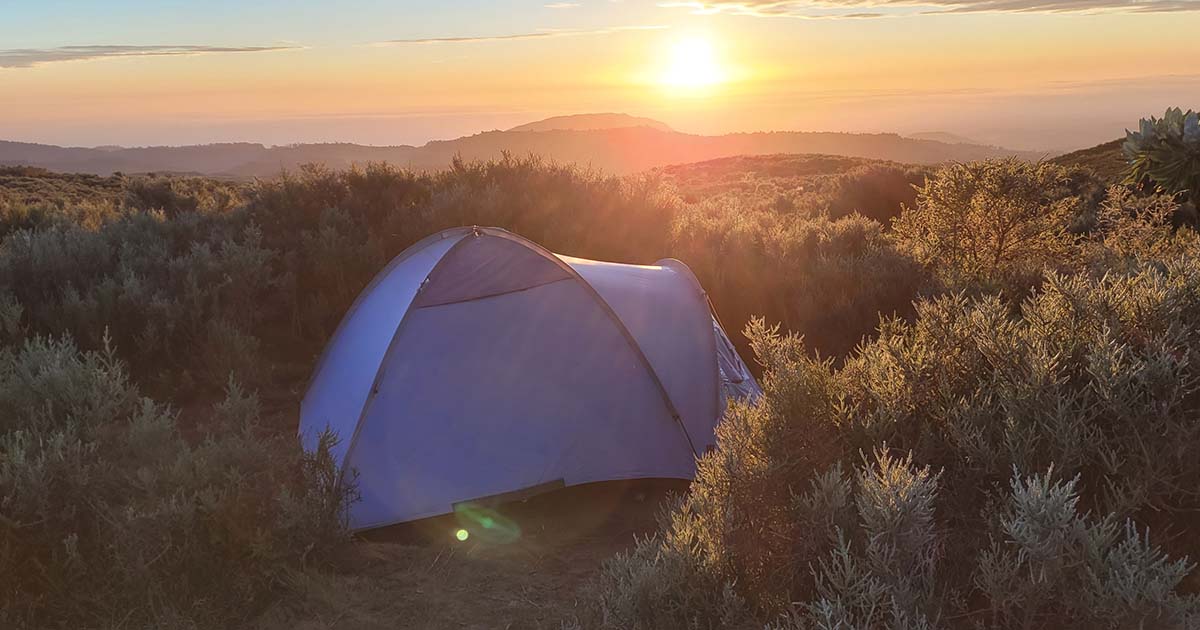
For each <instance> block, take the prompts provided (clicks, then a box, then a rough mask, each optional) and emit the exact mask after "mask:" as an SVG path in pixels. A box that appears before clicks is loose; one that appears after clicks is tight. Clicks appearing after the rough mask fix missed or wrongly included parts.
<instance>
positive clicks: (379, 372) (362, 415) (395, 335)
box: [340, 227, 479, 477]
mask: <svg viewBox="0 0 1200 630" xmlns="http://www.w3.org/2000/svg"><path fill="white" fill-rule="evenodd" d="M457 229H459V230H467V229H470V230H472V231H473V233H474V235H475V236H478V234H479V228H477V227H472V228H457ZM447 231H449V230H447ZM468 238H470V235H464V236H463V238H461V239H459V240H458V242H456V243H454V244H453V245H451V246H450V249H447V250H446V253H444V254H442V257H441V258H439V259H438V261H437V262H436V263H434V265H433V267H432V268H430V270H429V273H428V274H426V276H425V279H424V280H422V281H421V285H420V286H419V287H418V288H417V292H416V293H415V294H413V299H412V302H409V304H408V307H407V308H405V309H404V316H403V317H401V318H400V323H398V324H396V330H395V331H393V332H392V338H391V340H390V341H388V346H387V349H386V350H384V351H383V358H382V359H380V361H379V367H378V368H377V369H376V370H375V378H373V379H371V389H369V390H367V399H366V400H365V401H363V407H362V409H361V410H360V411H359V414H358V420H357V421H355V423H354V433H353V434H351V437H350V443H349V444H348V445H347V446H346V457H345V459H344V460H343V461H342V470H341V472H340V474H341V475H342V476H343V477H344V476H345V474H346V471H347V470H349V469H350V459H351V457H352V456H353V455H354V447H355V446H357V445H358V436H359V434H360V433H361V429H362V424H363V421H364V420H366V418H367V412H368V411H370V409H371V403H373V402H375V396H376V394H378V393H379V380H380V378H381V377H382V376H383V368H384V366H385V365H387V362H388V358H390V357H391V355H392V350H393V349H394V348H395V345H396V340H397V339H399V338H400V332H401V331H402V330H404V323H405V322H407V321H408V316H409V314H411V313H412V312H413V310H415V309H413V307H412V305H413V304H414V303H415V302H416V301H417V297H419V296H420V295H421V291H423V290H424V289H425V286H426V285H427V284H428V283H429V281H430V279H431V278H433V274H434V273H436V272H437V270H438V268H439V267H441V266H442V264H443V263H445V262H446V259H448V258H450V256H451V255H452V254H453V253H454V252H455V250H457V249H458V248H459V247H462V244H463V243H464V242H466V241H467V239H468Z"/></svg>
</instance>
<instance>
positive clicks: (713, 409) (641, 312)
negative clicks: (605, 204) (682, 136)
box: [560, 256, 720, 453]
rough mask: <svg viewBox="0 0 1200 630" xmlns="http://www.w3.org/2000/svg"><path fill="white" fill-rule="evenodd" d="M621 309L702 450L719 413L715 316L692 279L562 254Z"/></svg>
mask: <svg viewBox="0 0 1200 630" xmlns="http://www.w3.org/2000/svg"><path fill="white" fill-rule="evenodd" d="M560 258H562V260H563V261H565V262H566V263H567V264H569V265H570V266H571V267H572V268H573V269H575V270H576V271H577V272H578V273H579V275H580V276H581V277H583V279H584V280H586V281H587V282H588V284H590V285H591V286H592V287H593V288H594V289H595V290H596V292H597V293H599V294H600V295H601V297H603V298H604V301H605V302H607V303H608V305H609V306H610V307H611V308H612V309H613V311H614V312H616V314H617V316H618V317H619V318H620V319H621V322H622V323H623V324H624V325H625V327H626V329H628V330H629V332H630V334H631V335H633V337H634V339H635V340H636V341H637V344H638V346H639V347H640V348H641V350H642V353H643V354H645V356H646V359H647V360H648V361H649V362H650V364H651V366H653V368H654V371H655V372H656V373H657V374H658V378H659V380H660V381H662V384H663V388H664V389H666V391H667V394H668V395H669V396H670V397H671V400H672V402H673V403H674V404H675V407H676V409H678V411H679V414H680V416H682V419H683V422H684V425H685V426H686V427H687V429H688V435H690V436H691V439H692V442H693V444H694V446H695V448H696V449H697V451H698V452H700V453H703V452H704V451H705V449H706V448H708V447H709V446H710V445H713V444H715V435H714V429H715V426H716V422H717V419H718V417H719V415H720V411H719V409H718V405H719V392H718V381H717V378H716V369H717V368H716V357H715V356H714V353H713V339H712V329H711V315H710V314H709V309H708V302H707V301H706V300H705V298H704V295H703V294H702V293H701V292H700V291H699V290H698V289H697V288H696V287H695V286H694V285H693V281H692V280H691V279H690V278H687V277H685V276H684V275H682V274H680V273H679V272H677V271H676V270H674V269H671V268H669V267H662V266H642V265H624V264H617V263H607V262H598V261H593V260H586V259H582V258H573V257H569V256H561V257H560Z"/></svg>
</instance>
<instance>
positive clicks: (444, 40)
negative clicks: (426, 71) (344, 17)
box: [376, 24, 669, 46]
mask: <svg viewBox="0 0 1200 630" xmlns="http://www.w3.org/2000/svg"><path fill="white" fill-rule="evenodd" d="M665 28H669V27H667V26H663V25H658V24H649V25H633V26H610V27H607V28H595V29H558V30H553V29H547V30H543V31H532V32H528V33H506V34H503V35H466V36H457V37H418V38H414V39H389V40H387V41H382V42H376V45H382V46H388V45H392V44H453V43H460V42H497V41H511V40H520V39H543V38H547V37H576V36H579V35H608V34H612V33H621V32H625V31H658V30H662V29H665Z"/></svg>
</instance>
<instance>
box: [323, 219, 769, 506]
mask: <svg viewBox="0 0 1200 630" xmlns="http://www.w3.org/2000/svg"><path fill="white" fill-rule="evenodd" d="M759 393H760V391H759V388H758V384H757V383H755V382H754V378H753V377H752V376H751V375H750V373H749V371H748V370H747V369H746V365H745V364H744V363H743V362H742V360H741V359H740V358H739V357H738V355H737V353H736V351H735V350H734V348H733V346H732V345H731V344H730V343H729V339H728V338H727V337H726V335H725V333H724V331H723V330H721V327H720V325H719V324H718V323H717V321H716V319H715V318H714V317H713V315H712V312H711V310H710V308H709V304H708V300H707V298H706V297H705V293H704V291H703V289H701V287H700V284H699V282H698V281H697V280H696V277H695V276H694V275H693V274H692V272H691V270H689V269H688V268H687V266H686V265H684V264H683V263H681V262H679V261H677V260H670V259H668V260H661V261H659V262H658V263H656V264H655V265H652V266H641V265H624V264H615V263H606V262H597V261H592V260H584V259H581V258H572V257H569V256H558V255H556V254H553V253H551V252H549V251H547V250H546V249H544V248H542V247H540V246H538V245H537V244H535V243H533V242H530V241H529V240H526V239H524V238H521V237H520V236H517V235H514V234H511V233H509V232H506V231H504V230H501V229H498V228H481V227H474V228H455V229H451V230H446V231H444V232H440V233H438V234H434V235H432V236H430V237H428V238H426V239H424V240H422V241H421V242H419V243H417V244H415V245H413V246H412V247H410V248H408V249H407V250H405V251H404V252H403V253H402V254H400V255H399V256H397V257H396V258H395V259H394V260H392V262H391V263H389V264H388V265H387V267H386V268H384V269H383V271H381V272H380V273H379V275H377V276H376V277H375V279H374V280H372V281H371V283H370V284H369V285H368V286H367V288H366V289H364V290H363V292H362V294H361V295H359V297H358V300H357V301H356V302H355V303H354V305H353V306H351V307H350V310H349V312H348V313H347V314H346V316H345V318H344V319H343V320H342V323H341V325H340V326H339V327H338V329H337V331H336V332H335V333H334V335H333V338H332V339H331V340H330V342H329V345H328V347H326V349H325V353H324V355H323V356H322V357H321V360H320V361H319V363H318V364H317V367H316V370H315V372H314V374H313V378H312V381H311V384H310V387H309V390H308V392H307V394H306V395H305V397H304V401H303V402H302V404H301V410H300V435H301V438H302V440H303V441H304V444H305V446H306V447H307V448H309V449H313V448H315V447H316V443H317V440H318V438H319V435H320V434H321V433H322V432H323V431H324V430H325V429H327V428H328V429H329V430H331V431H332V432H333V434H334V435H335V436H336V437H337V438H338V439H339V442H338V444H337V446H336V447H335V448H334V451H333V457H334V461H335V462H337V463H338V465H339V466H340V467H341V469H342V470H343V471H348V470H354V471H356V472H357V475H358V477H357V483H358V491H359V494H360V496H361V498H360V500H359V501H357V502H356V503H354V504H353V505H352V506H351V508H350V526H351V528H352V529H355V530H363V529H369V528H373V527H382V526H385V525H391V524H394V523H402V522H406V521H412V520H416V519H420V518H424V517H429V516H436V515H440V514H446V513H449V512H452V511H454V509H455V507H456V506H458V505H463V504H466V505H469V504H470V503H471V502H472V501H480V500H485V499H496V498H501V497H504V496H508V495H510V494H513V495H514V496H516V495H520V494H521V493H525V494H528V493H529V492H530V491H536V490H538V489H543V488H551V487H561V486H574V485H578V484H584V483H590V482H594V481H607V480H618V479H635V478H679V479H691V478H692V477H693V476H694V475H695V469H696V456H698V455H701V454H703V453H704V452H705V450H707V449H709V448H712V446H713V443H714V441H715V437H714V428H715V426H716V424H717V421H718V420H719V419H720V417H721V414H722V413H723V411H724V407H725V402H726V399H727V397H735V398H747V397H754V396H757V395H758V394H759Z"/></svg>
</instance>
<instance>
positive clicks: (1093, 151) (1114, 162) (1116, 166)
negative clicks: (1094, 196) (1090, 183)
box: [1051, 140, 1129, 182]
mask: <svg viewBox="0 0 1200 630" xmlns="http://www.w3.org/2000/svg"><path fill="white" fill-rule="evenodd" d="M1123 142H1124V140H1113V141H1112V142H1105V143H1104V144H1100V145H1096V146H1094V147H1092V148H1090V149H1080V150H1078V151H1072V152H1070V153H1067V154H1065V155H1060V156H1058V157H1056V158H1054V159H1052V160H1051V162H1054V163H1056V164H1062V165H1064V166H1084V167H1087V168H1090V169H1092V170H1093V171H1095V173H1096V174H1097V175H1099V176H1100V178H1101V179H1103V180H1105V181H1110V182H1115V181H1119V180H1121V179H1124V177H1125V173H1126V172H1127V171H1128V170H1129V164H1128V162H1127V161H1126V160H1125V155H1124V153H1122V151H1121V143H1123Z"/></svg>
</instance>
